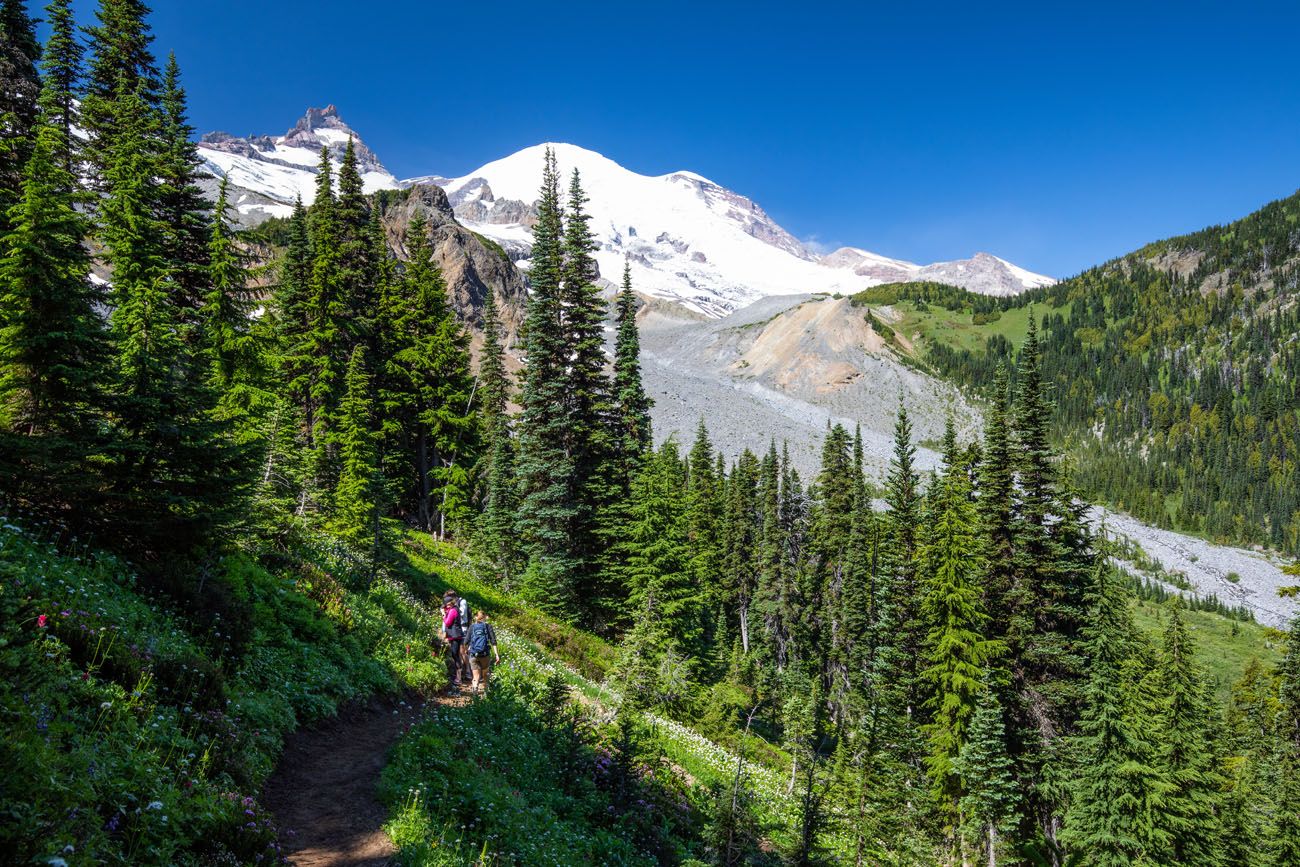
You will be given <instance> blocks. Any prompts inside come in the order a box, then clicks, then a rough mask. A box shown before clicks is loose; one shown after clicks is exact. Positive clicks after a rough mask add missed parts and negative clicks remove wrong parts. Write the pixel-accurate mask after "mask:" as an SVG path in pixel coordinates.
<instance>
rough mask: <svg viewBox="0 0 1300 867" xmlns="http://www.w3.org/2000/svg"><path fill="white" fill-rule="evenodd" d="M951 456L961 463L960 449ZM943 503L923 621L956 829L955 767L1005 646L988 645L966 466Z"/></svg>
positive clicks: (933, 713) (937, 759) (954, 471)
mask: <svg viewBox="0 0 1300 867" xmlns="http://www.w3.org/2000/svg"><path fill="white" fill-rule="evenodd" d="M950 429H951V426H950ZM948 453H949V454H950V455H955V453H956V448H955V445H954V446H952V447H950V448H949V449H948ZM937 500H938V502H937V508H936V514H935V522H934V527H933V529H932V531H931V533H930V539H929V542H928V544H927V545H926V547H925V549H924V552H923V556H922V563H923V572H922V574H923V576H924V577H923V580H922V586H923V590H924V597H923V599H922V602H921V616H922V619H923V620H924V622H925V624H926V627H927V632H926V636H925V643H924V665H925V667H924V669H922V671H921V679H922V681H923V682H924V684H925V685H926V687H927V688H928V689H927V691H928V699H927V704H928V708H929V710H930V722H929V724H928V725H927V726H926V733H927V735H928V737H929V741H930V752H929V756H928V758H927V766H928V770H929V774H930V778H931V780H932V781H933V783H934V787H935V792H936V794H937V795H938V796H939V798H940V800H941V801H942V802H943V803H944V804H945V806H946V807H947V808H948V809H949V812H950V815H951V818H952V819H953V821H954V827H956V825H957V819H958V817H957V807H958V802H959V801H960V799H961V795H962V788H961V779H960V777H959V775H958V774H957V772H956V770H955V768H954V762H955V761H956V759H957V757H958V756H959V755H960V754H961V749H962V746H963V744H964V743H965V740H966V729H967V726H968V725H969V722H970V718H971V716H972V715H973V714H974V712H975V703H976V700H977V698H978V696H979V693H980V691H981V683H982V681H983V680H984V677H985V669H986V666H987V664H988V661H989V659H990V658H991V657H992V656H993V655H994V654H995V653H996V652H997V651H998V649H999V647H1000V645H999V643H998V642H996V641H990V640H989V639H988V638H986V637H985V628H986V626H987V623H988V615H986V614H985V613H984V610H983V606H982V604H981V601H980V577H981V572H982V568H983V564H982V563H981V561H980V559H979V558H978V556H972V552H974V551H977V550H978V545H977V543H976V531H977V526H976V525H977V517H976V514H975V504H974V502H973V500H972V496H971V490H970V476H969V473H968V471H967V469H966V467H965V466H964V465H963V464H962V463H961V462H960V461H958V462H957V463H955V464H950V465H948V466H947V468H946V469H945V472H944V475H943V478H942V479H941V481H940V482H939V494H938V497H937Z"/></svg>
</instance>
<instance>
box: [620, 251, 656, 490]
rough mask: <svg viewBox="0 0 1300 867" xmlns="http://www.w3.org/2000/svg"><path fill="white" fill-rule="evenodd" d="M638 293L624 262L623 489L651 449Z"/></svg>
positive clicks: (622, 368)
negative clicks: (641, 458)
mask: <svg viewBox="0 0 1300 867" xmlns="http://www.w3.org/2000/svg"><path fill="white" fill-rule="evenodd" d="M636 308H637V303H636V295H635V294H634V293H633V292H632V268H631V265H630V264H629V263H627V262H624V263H623V289H622V291H620V292H619V293H618V301H617V302H616V305H615V310H616V314H617V315H616V329H617V330H616V332H615V337H614V405H615V407H616V415H615V426H616V428H617V430H616V434H615V444H616V448H617V449H618V461H617V462H618V463H619V464H620V466H621V470H620V475H621V483H622V484H623V486H624V489H625V490H626V488H627V487H628V486H630V485H631V481H632V476H633V475H634V474H635V472H636V467H637V465H638V461H639V460H640V457H641V455H642V454H644V453H645V452H646V451H647V450H649V448H650V443H651V437H650V407H651V406H653V405H654V402H653V401H651V400H650V398H648V397H646V393H645V388H644V386H643V385H642V383H641V336H640V333H639V332H638V330H637V324H636Z"/></svg>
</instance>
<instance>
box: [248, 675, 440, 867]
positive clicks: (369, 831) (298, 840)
mask: <svg viewBox="0 0 1300 867" xmlns="http://www.w3.org/2000/svg"><path fill="white" fill-rule="evenodd" d="M464 701H466V699H465V698H463V697H460V696H438V697H436V698H433V699H430V700H429V702H428V703H427V705H426V703H425V702H424V701H422V700H420V699H418V698H412V697H410V696H407V697H405V698H394V697H388V698H372V699H370V700H369V701H368V702H363V703H357V704H354V705H351V706H350V707H347V708H344V709H343V710H341V711H340V712H339V714H338V716H336V717H335V718H334V719H332V720H328V721H326V722H323V723H322V724H321V725H319V726H317V727H315V728H311V729H306V730H303V731H298V732H295V733H294V734H292V735H290V736H289V738H288V740H286V742H285V745H284V753H283V754H282V755H281V757H280V764H279V766H278V767H277V768H276V769H275V773H273V774H272V775H271V777H270V779H268V780H267V782H266V786H265V788H264V789H263V792H262V798H263V803H264V804H265V805H266V806H267V807H268V808H269V809H270V810H271V812H272V813H274V814H275V817H276V819H277V821H278V823H279V826H280V829H281V831H280V835H281V846H282V847H283V849H284V852H285V855H286V856H287V857H288V859H289V863H291V864H294V865H296V867H327V865H334V867H343V865H347V867H380V865H384V864H388V863H389V861H390V859H391V858H392V857H393V856H395V855H396V854H397V848H396V847H395V846H394V845H393V843H392V841H391V840H389V839H388V835H387V834H385V833H384V831H383V824H384V820H385V819H386V818H387V817H388V811H387V810H386V809H385V808H384V807H383V805H382V804H380V803H379V800H378V799H377V798H376V797H375V785H376V783H377V782H378V780H379V772H380V771H382V770H383V768H384V762H385V758H386V756H387V754H388V749H389V747H391V746H392V745H393V742H394V741H395V740H397V737H398V735H400V734H401V733H402V732H403V731H404V730H405V729H406V728H407V727H408V726H410V725H411V724H412V723H414V722H416V721H417V720H419V719H420V718H421V717H422V716H423V715H424V713H425V710H426V707H428V706H430V705H433V704H435V703H436V704H439V705H451V704H461V703H464Z"/></svg>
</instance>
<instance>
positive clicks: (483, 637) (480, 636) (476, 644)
mask: <svg viewBox="0 0 1300 867" xmlns="http://www.w3.org/2000/svg"><path fill="white" fill-rule="evenodd" d="M493 638H494V636H493V635H492V627H491V626H488V625H487V624H486V623H475V624H474V625H473V626H471V627H470V628H469V652H470V655H471V656H480V657H482V656H487V655H488V651H489V649H490V648H491V646H492V643H493V642H492V639H493Z"/></svg>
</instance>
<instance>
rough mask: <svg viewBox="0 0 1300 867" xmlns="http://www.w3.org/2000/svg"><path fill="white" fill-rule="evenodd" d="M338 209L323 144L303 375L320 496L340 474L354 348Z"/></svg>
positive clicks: (311, 224)
mask: <svg viewBox="0 0 1300 867" xmlns="http://www.w3.org/2000/svg"><path fill="white" fill-rule="evenodd" d="M335 211H336V203H335V200H334V187H333V183H332V169H331V164H330V155H329V149H328V148H325V147H322V148H321V157H320V166H319V169H318V170H317V173H316V197H315V199H314V200H313V201H312V205H311V210H310V211H309V212H308V221H307V222H308V228H309V230H310V235H311V250H312V266H311V313H310V323H311V324H310V332H309V334H308V339H307V341H306V343H307V352H306V353H305V357H304V361H305V363H307V364H309V365H310V369H309V372H307V373H305V374H304V375H303V379H304V380H305V382H306V383H309V384H310V388H311V392H310V398H311V405H312V412H311V427H310V429H309V431H308V442H310V443H311V446H312V452H313V457H312V476H313V479H312V483H311V487H312V488H313V489H314V490H315V491H316V492H318V496H326V495H327V494H328V492H329V491H330V490H332V489H333V484H334V480H335V478H336V477H337V472H338V469H337V452H338V450H337V446H336V444H335V443H334V442H333V440H332V431H333V430H334V427H335V424H336V421H337V413H338V404H339V400H340V399H341V397H342V389H343V377H344V372H345V369H346V366H347V364H348V361H349V354H350V352H351V350H350V348H349V347H350V346H351V343H350V341H349V339H348V335H347V332H346V322H345V320H346V317H347V304H346V300H345V292H346V287H345V286H344V285H343V283H342V280H341V277H340V267H339V237H340V231H339V225H338V219H337V218H336V214H335Z"/></svg>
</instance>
